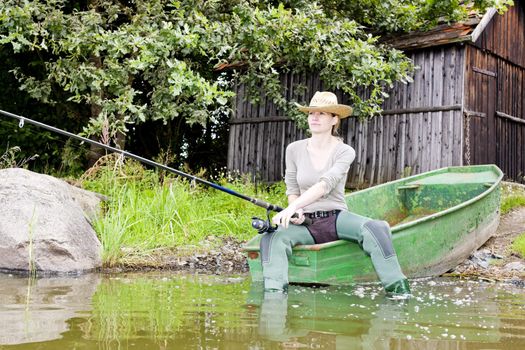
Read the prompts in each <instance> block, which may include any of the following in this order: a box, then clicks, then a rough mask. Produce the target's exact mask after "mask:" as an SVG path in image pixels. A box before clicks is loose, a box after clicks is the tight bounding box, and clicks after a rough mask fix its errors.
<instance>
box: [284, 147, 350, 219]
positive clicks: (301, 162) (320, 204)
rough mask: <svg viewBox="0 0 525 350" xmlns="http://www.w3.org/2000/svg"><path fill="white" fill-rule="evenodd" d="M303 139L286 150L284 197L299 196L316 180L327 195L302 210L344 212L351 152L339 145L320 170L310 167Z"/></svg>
mask: <svg viewBox="0 0 525 350" xmlns="http://www.w3.org/2000/svg"><path fill="white" fill-rule="evenodd" d="M306 146H307V140H306V139H305V140H300V141H296V142H293V143H291V144H289V145H288V147H287V148H286V172H285V176H284V181H285V183H286V195H288V196H290V195H297V196H300V195H301V194H302V193H304V192H305V191H306V190H308V189H309V188H310V187H311V186H313V185H315V184H316V183H318V182H319V181H323V182H325V183H326V187H327V188H328V191H327V194H326V195H325V196H323V197H321V198H319V199H318V200H317V201H315V202H314V203H312V204H310V205H307V206H306V207H304V208H303V209H304V211H305V212H306V213H311V212H314V211H318V210H323V211H326V210H334V209H339V210H348V206H347V205H346V201H345V197H344V194H345V183H346V178H347V176H348V169H349V168H350V164H352V162H353V161H354V159H355V151H354V149H353V148H352V147H350V146H349V145H347V144H345V143H343V142H340V143H338V144H337V145H336V147H335V149H334V150H333V152H332V154H331V155H330V156H329V159H328V161H327V162H326V164H325V166H324V168H323V169H320V170H317V169H315V168H314V166H313V164H312V161H311V160H310V155H309V154H308V150H307V148H306Z"/></svg>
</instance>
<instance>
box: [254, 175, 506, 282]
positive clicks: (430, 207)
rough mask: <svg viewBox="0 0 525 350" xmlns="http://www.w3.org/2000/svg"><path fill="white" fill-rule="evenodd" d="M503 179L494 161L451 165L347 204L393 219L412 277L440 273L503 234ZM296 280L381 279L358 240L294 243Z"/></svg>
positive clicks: (257, 264) (258, 269) (258, 271)
mask: <svg viewBox="0 0 525 350" xmlns="http://www.w3.org/2000/svg"><path fill="white" fill-rule="evenodd" d="M480 174H481V175H480ZM502 176H503V175H502V173H501V171H500V170H499V169H498V168H497V167H496V166H493V165H486V166H472V167H449V168H443V169H439V170H436V171H433V172H429V173H425V174H420V175H416V176H413V177H409V178H406V179H402V180H397V181H393V182H390V183H387V184H384V185H379V186H376V187H372V188H370V189H367V190H363V191H359V192H355V193H353V194H351V195H349V196H348V197H347V201H348V204H349V207H350V208H351V211H353V212H356V213H358V214H361V215H365V216H368V217H371V218H374V219H382V220H386V221H389V223H390V224H391V227H392V235H393V236H392V241H393V244H394V247H395V250H396V253H397V255H398V259H399V263H400V265H401V267H402V269H403V272H404V273H405V274H406V275H407V276H408V277H425V276H437V275H440V274H443V273H445V272H447V271H449V270H451V269H453V268H454V267H455V266H457V265H458V264H459V263H461V262H462V261H464V260H465V259H467V258H468V257H469V255H470V254H471V253H472V252H473V251H475V250H476V249H478V248H479V247H480V246H482V245H483V244H484V243H485V242H486V241H487V240H488V239H489V238H490V237H491V236H492V234H493V233H494V232H495V231H496V229H497V227H498V224H499V217H500V211H499V207H500V182H501V178H502ZM371 203H374V205H373V206H371ZM367 214H369V215H367ZM259 240H260V236H258V237H254V239H252V240H251V241H250V242H248V244H247V245H246V246H245V252H246V255H247V258H248V264H249V268H250V273H251V276H252V279H253V280H254V281H261V280H262V266H261V261H260V257H259ZM289 281H290V282H291V283H311V284H343V285H344V284H353V283H356V282H368V281H377V275H376V273H375V271H374V268H373V266H372V263H371V260H370V258H369V257H368V256H367V255H366V254H365V253H364V252H363V250H362V249H361V248H360V247H359V245H358V244H356V243H353V242H347V241H342V240H340V241H335V242H329V243H324V244H315V245H308V246H296V247H294V248H293V253H292V256H291V257H290V259H289Z"/></svg>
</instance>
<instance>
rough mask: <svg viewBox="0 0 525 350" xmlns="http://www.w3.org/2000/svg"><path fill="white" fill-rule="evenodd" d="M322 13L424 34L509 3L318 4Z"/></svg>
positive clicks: (323, 0)
mask: <svg viewBox="0 0 525 350" xmlns="http://www.w3.org/2000/svg"><path fill="white" fill-rule="evenodd" d="M285 3H288V4H290V6H294V7H301V6H307V4H309V3H310V2H309V1H305V0H288V1H285ZM318 3H319V4H320V5H321V6H322V7H323V9H324V11H325V12H326V13H327V14H328V15H329V16H333V17H336V18H352V19H355V20H356V21H358V22H359V23H360V24H362V25H364V26H366V27H367V28H369V29H370V30H372V31H374V32H379V33H392V32H409V31H415V30H425V29H429V28H430V27H432V26H435V25H436V24H438V23H442V22H449V23H450V22H455V21H461V20H463V19H465V18H466V17H467V15H468V12H469V11H476V12H478V13H481V14H483V13H485V11H487V9H488V8H490V7H494V8H496V9H497V10H498V11H500V12H503V11H505V10H506V8H507V7H508V6H511V5H513V1H512V0H475V1H459V0H360V1H336V0H319V1H318Z"/></svg>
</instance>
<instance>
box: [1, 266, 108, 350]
mask: <svg viewBox="0 0 525 350" xmlns="http://www.w3.org/2000/svg"><path fill="white" fill-rule="evenodd" d="M99 283H100V277H99V276H98V275H96V274H89V275H84V276H80V277H74V278H73V277H51V278H42V279H34V278H20V277H15V276H12V275H2V274H0V298H1V299H0V300H2V302H1V304H0V344H4V345H6V344H22V343H31V342H42V341H48V340H52V339H57V338H61V334H62V333H64V332H66V331H67V330H68V329H69V324H68V321H69V320H70V319H71V318H73V317H75V316H76V315H78V314H80V313H82V312H84V313H87V312H89V311H90V310H91V298H92V296H93V294H94V293H95V291H96V290H97V288H98V285H99Z"/></svg>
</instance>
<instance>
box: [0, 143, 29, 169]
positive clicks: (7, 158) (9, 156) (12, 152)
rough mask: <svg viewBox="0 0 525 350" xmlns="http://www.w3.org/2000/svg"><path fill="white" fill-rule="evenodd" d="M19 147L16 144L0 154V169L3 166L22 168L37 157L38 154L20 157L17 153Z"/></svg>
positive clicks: (3, 167)
mask: <svg viewBox="0 0 525 350" xmlns="http://www.w3.org/2000/svg"><path fill="white" fill-rule="evenodd" d="M20 151H21V149H20V147H18V146H14V147H10V148H8V149H7V150H6V151H5V152H4V153H3V154H2V155H1V156H0V169H5V168H23V167H24V166H25V165H26V164H27V163H28V162H30V161H32V160H35V159H36V158H38V154H35V155H33V156H32V157H29V158H20V157H19V153H20Z"/></svg>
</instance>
